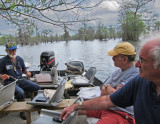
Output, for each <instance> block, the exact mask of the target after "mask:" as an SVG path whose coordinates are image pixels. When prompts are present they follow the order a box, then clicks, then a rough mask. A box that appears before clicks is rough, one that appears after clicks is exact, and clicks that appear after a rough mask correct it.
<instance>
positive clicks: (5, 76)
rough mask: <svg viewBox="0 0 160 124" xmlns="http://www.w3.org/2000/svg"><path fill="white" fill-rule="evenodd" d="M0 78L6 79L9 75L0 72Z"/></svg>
mask: <svg viewBox="0 0 160 124" xmlns="http://www.w3.org/2000/svg"><path fill="white" fill-rule="evenodd" d="M0 78H1V79H2V80H6V79H9V75H7V74H3V75H2V74H0Z"/></svg>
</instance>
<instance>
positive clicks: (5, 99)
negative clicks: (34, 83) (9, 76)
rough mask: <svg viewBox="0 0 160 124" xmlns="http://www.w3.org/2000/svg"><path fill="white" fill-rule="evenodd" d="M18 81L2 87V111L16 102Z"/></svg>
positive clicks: (0, 91) (0, 102)
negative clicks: (15, 93)
mask: <svg viewBox="0 0 160 124" xmlns="http://www.w3.org/2000/svg"><path fill="white" fill-rule="evenodd" d="M15 86H16V81H14V82H12V83H10V84H8V85H5V86H1V87H0V110H2V109H3V108H5V107H7V106H9V105H10V104H11V103H12V102H13V101H14V92H15Z"/></svg>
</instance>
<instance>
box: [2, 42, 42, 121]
mask: <svg viewBox="0 0 160 124" xmlns="http://www.w3.org/2000/svg"><path fill="white" fill-rule="evenodd" d="M16 51H17V45H16V43H15V42H9V43H7V44H6V52H7V54H8V55H7V56H5V57H3V58H2V59H0V78H1V79H2V80H4V85H7V84H10V83H12V82H13V81H14V80H15V79H18V81H17V82H16V88H15V97H16V99H17V101H24V98H25V91H27V92H35V91H38V90H40V87H39V86H38V85H37V84H36V83H33V82H31V81H29V80H26V79H24V78H23V77H22V74H23V73H24V74H26V75H27V77H30V76H31V73H30V72H29V71H28V70H27V68H26V66H25V64H24V61H23V59H22V58H21V57H20V56H17V55H16ZM24 119H25V118H24Z"/></svg>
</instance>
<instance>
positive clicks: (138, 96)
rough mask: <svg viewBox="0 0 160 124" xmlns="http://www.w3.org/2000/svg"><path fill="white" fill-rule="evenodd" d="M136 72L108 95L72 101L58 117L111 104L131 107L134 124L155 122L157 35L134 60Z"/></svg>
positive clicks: (159, 86)
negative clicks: (74, 102)
mask: <svg viewBox="0 0 160 124" xmlns="http://www.w3.org/2000/svg"><path fill="white" fill-rule="evenodd" d="M136 66H137V67H138V68H139V72H140V74H139V75H137V76H136V77H134V78H133V79H131V80H130V81H129V82H128V83H126V84H125V85H124V86H123V87H122V88H120V89H119V90H117V91H116V92H114V93H113V94H111V95H105V96H101V97H98V98H95V99H92V100H88V101H84V102H81V103H77V104H73V105H71V106H69V107H67V108H65V109H64V110H63V111H62V113H61V119H63V120H64V119H66V117H67V116H68V115H69V114H70V113H71V112H72V111H75V110H104V109H109V108H113V107H115V106H119V107H128V106H131V105H133V106H134V115H135V120H136V124H159V123H160V118H159V112H160V78H159V75H160V37H158V38H154V39H152V40H149V41H148V42H147V43H145V44H144V45H143V46H142V48H141V50H140V54H139V60H138V61H137V63H136Z"/></svg>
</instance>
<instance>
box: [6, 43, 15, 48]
mask: <svg viewBox="0 0 160 124" xmlns="http://www.w3.org/2000/svg"><path fill="white" fill-rule="evenodd" d="M16 46H17V44H16V43H15V42H9V43H8V44H7V45H6V47H7V48H10V47H16Z"/></svg>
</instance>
